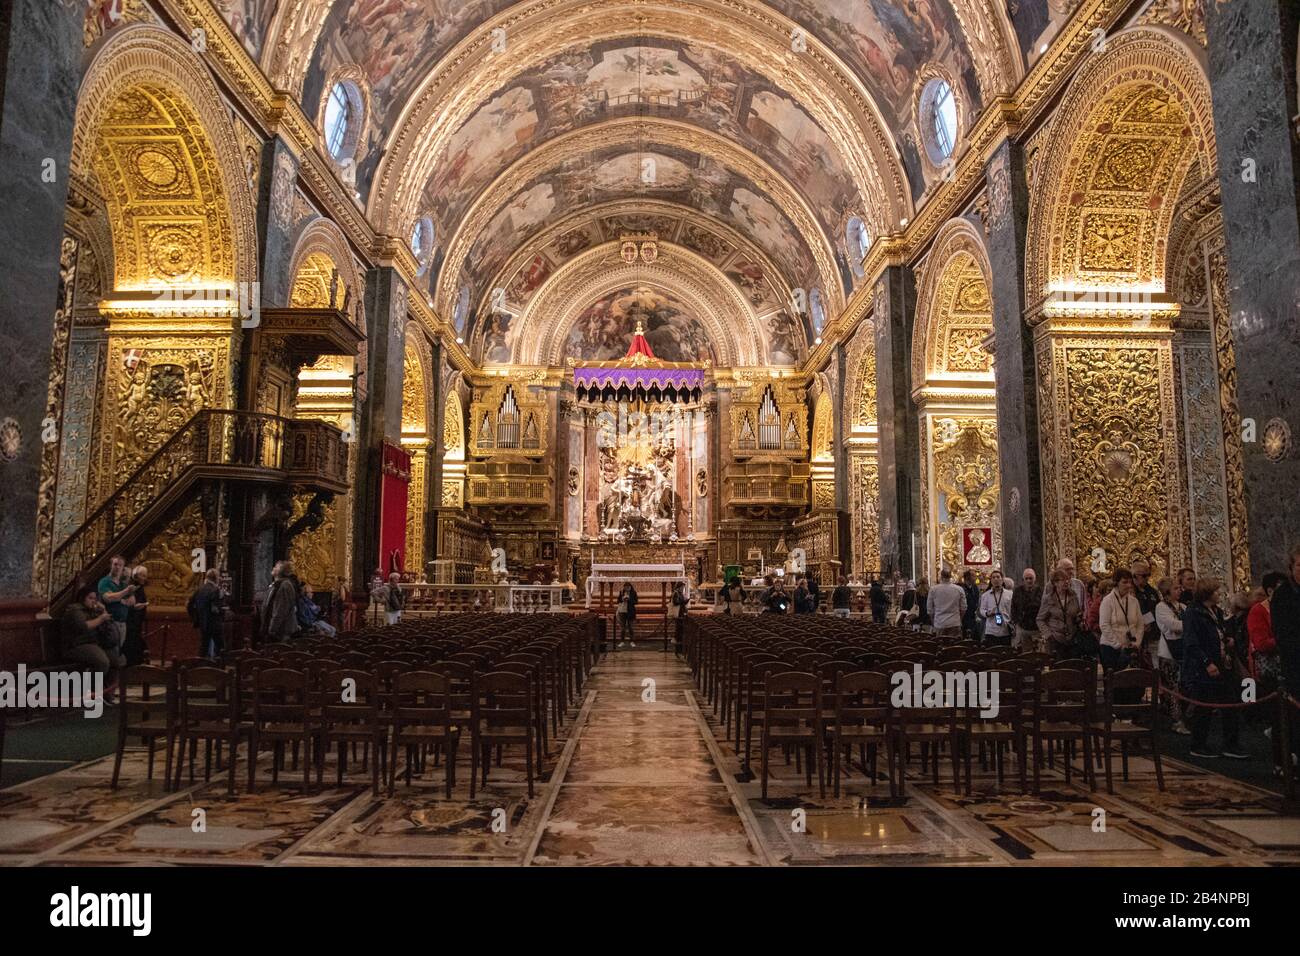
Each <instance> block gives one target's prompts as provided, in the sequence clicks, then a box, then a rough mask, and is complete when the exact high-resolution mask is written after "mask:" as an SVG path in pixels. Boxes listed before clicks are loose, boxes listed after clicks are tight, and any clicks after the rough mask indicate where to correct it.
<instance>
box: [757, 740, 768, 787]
mask: <svg viewBox="0 0 1300 956" xmlns="http://www.w3.org/2000/svg"><path fill="white" fill-rule="evenodd" d="M759 746H760V747H762V748H763V752H762V754H760V755H759V758H758V759H759V765H760V766H761V768H762V774H763V789H762V796H763V799H764V800H766V799H767V728H766V727H765V728H763V733H762V735H761V736H760V737H759Z"/></svg>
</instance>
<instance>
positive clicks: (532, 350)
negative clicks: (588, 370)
mask: <svg viewBox="0 0 1300 956" xmlns="http://www.w3.org/2000/svg"><path fill="white" fill-rule="evenodd" d="M639 285H648V286H651V287H654V288H656V289H660V290H665V291H669V292H672V293H673V294H674V295H676V296H677V297H678V298H680V299H681V301H682V302H684V303H685V304H686V305H688V306H690V307H691V308H692V309H693V311H694V317H695V318H696V319H698V320H699V321H700V323H701V324H702V325H703V326H704V328H705V330H706V331H707V332H708V334H709V338H710V340H711V343H712V345H713V348H714V351H715V358H716V364H717V365H720V366H739V365H761V364H764V362H765V361H766V357H767V354H768V349H767V343H766V340H765V337H764V335H763V331H762V329H761V327H760V326H759V323H758V320H757V318H756V317H755V316H754V313H753V309H752V307H751V306H750V304H749V302H748V301H747V300H746V299H745V297H744V296H742V295H741V294H740V292H739V290H738V289H737V288H736V287H735V285H733V284H732V283H731V281H730V280H728V279H727V278H726V276H725V275H723V274H722V273H721V272H720V271H718V269H717V268H716V267H715V266H714V265H713V264H712V263H710V262H708V261H707V260H706V259H704V258H702V257H700V256H699V255H697V254H696V253H694V252H692V251H690V250H689V249H685V248H682V247H680V246H666V245H663V244H661V247H660V257H659V259H658V261H656V262H654V263H652V264H648V265H647V264H640V263H638V264H628V263H626V262H624V261H623V259H622V258H621V256H620V255H619V244H618V243H617V242H613V243H603V244H602V245H599V246H596V247H595V248H593V249H590V250H588V251H587V252H585V253H583V254H581V255H579V256H576V257H574V258H573V259H572V260H570V261H569V262H568V263H566V264H565V265H564V266H563V267H562V268H561V269H559V270H558V271H557V272H556V273H555V275H553V276H552V277H551V278H550V279H549V280H548V282H547V284H546V285H545V286H543V287H542V289H541V290H539V291H538V293H537V294H536V295H534V296H533V298H532V299H531V300H530V301H529V302H528V305H527V306H526V307H525V308H524V310H523V312H522V313H521V314H520V315H519V318H518V319H517V320H516V329H517V332H516V333H515V336H514V342H513V349H512V351H513V356H512V361H513V363H514V364H517V365H562V364H564V346H565V342H566V338H567V335H568V332H569V329H570V327H571V326H572V325H573V322H574V320H575V319H577V317H578V315H579V314H580V312H581V311H582V310H583V309H584V308H586V306H588V305H589V304H590V303H592V302H594V301H595V300H596V299H597V298H598V297H599V296H601V295H603V294H605V293H608V292H613V291H616V290H618V289H620V288H622V287H624V286H639Z"/></svg>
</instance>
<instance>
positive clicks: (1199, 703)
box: [1160, 684, 1278, 710]
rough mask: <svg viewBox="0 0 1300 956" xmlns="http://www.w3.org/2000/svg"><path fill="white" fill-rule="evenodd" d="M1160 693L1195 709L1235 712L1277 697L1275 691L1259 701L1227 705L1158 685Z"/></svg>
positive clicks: (1265, 702)
mask: <svg viewBox="0 0 1300 956" xmlns="http://www.w3.org/2000/svg"><path fill="white" fill-rule="evenodd" d="M1160 692H1161V693H1162V694H1168V695H1169V696H1171V697H1177V698H1178V699H1179V700H1181V701H1183V702H1184V703H1188V704H1195V705H1196V706H1197V707H1208V708H1209V709H1211V710H1235V709H1240V708H1242V707H1257V706H1259V705H1260V704H1267V703H1268V702H1269V701H1271V700H1273V699H1274V698H1275V697H1277V695H1278V692H1277V691H1273V693H1271V694H1267V695H1265V696H1263V697H1261V698H1260V699H1259V700H1251V701H1242V702H1241V703H1236V702H1234V703H1230V704H1229V703H1209V702H1208V701H1204V700H1196V699H1195V698H1194V697H1188V696H1187V695H1186V694H1180V693H1179V692H1178V691H1176V690H1174V689H1173V688H1172V687H1166V686H1165V685H1164V684H1161V685H1160Z"/></svg>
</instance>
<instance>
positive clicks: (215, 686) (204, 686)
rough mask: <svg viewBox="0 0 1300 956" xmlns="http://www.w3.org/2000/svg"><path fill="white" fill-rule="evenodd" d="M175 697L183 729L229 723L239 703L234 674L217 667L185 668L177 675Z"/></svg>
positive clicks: (237, 687)
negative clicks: (221, 722)
mask: <svg viewBox="0 0 1300 956" xmlns="http://www.w3.org/2000/svg"><path fill="white" fill-rule="evenodd" d="M177 697H178V707H179V714H180V719H181V723H182V724H183V725H188V724H195V723H198V722H211V721H218V720H233V719H234V717H235V708H237V707H238V702H239V684H238V682H237V681H236V680H235V677H234V674H233V673H231V672H230V671H228V670H225V669H224V668H220V667H211V666H207V667H201V666H194V667H186V668H184V669H182V670H180V671H179V672H178V675H177Z"/></svg>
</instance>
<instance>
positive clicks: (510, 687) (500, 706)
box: [472, 671, 534, 731]
mask: <svg viewBox="0 0 1300 956" xmlns="http://www.w3.org/2000/svg"><path fill="white" fill-rule="evenodd" d="M472 700H473V707H474V716H475V718H476V719H477V720H478V721H479V722H481V724H482V725H483V726H485V728H486V729H487V730H489V731H491V730H492V729H495V728H499V727H530V728H531V727H532V725H533V713H534V711H533V682H532V681H531V680H529V678H528V676H527V675H525V674H512V673H510V672H509V671H488V672H487V673H486V674H479V675H477V676H476V677H475V679H474V694H473V698H472Z"/></svg>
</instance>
